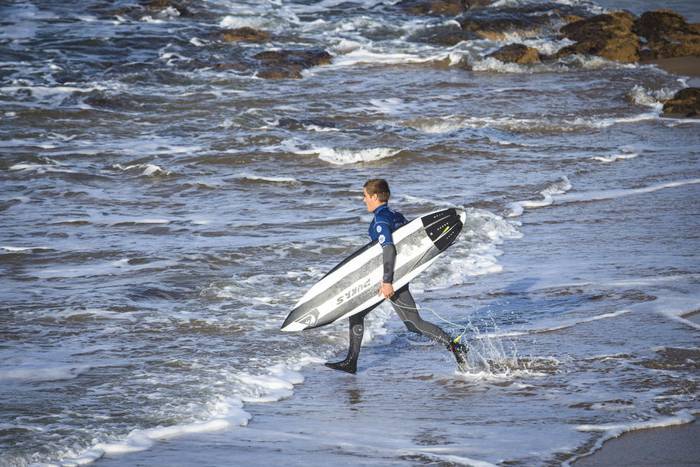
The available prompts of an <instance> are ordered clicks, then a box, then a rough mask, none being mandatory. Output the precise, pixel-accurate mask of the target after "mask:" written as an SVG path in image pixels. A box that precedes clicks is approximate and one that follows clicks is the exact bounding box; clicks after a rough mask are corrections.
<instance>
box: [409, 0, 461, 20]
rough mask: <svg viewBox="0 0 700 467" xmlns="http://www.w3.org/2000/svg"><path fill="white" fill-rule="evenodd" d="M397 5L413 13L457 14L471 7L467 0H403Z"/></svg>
mask: <svg viewBox="0 0 700 467" xmlns="http://www.w3.org/2000/svg"><path fill="white" fill-rule="evenodd" d="M396 6H397V7H399V8H401V9H402V10H404V11H405V12H406V13H410V14H412V15H451V16H456V15H459V14H462V13H464V12H465V11H467V10H468V9H469V3H468V2H467V1H466V0H401V1H400V2H399V3H397V4H396Z"/></svg>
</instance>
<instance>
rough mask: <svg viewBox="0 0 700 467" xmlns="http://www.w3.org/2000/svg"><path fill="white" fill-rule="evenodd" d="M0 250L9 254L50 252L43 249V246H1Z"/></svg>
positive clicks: (46, 248)
mask: <svg viewBox="0 0 700 467" xmlns="http://www.w3.org/2000/svg"><path fill="white" fill-rule="evenodd" d="M0 250H5V251H8V252H10V253H32V252H34V251H50V250H51V248H49V247H45V246H27V247H22V246H8V245H2V246H0Z"/></svg>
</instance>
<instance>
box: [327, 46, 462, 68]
mask: <svg viewBox="0 0 700 467" xmlns="http://www.w3.org/2000/svg"><path fill="white" fill-rule="evenodd" d="M446 59H449V54H448V53H439V54H434V55H429V56H425V57H423V56H420V55H414V54H409V53H401V52H393V53H391V52H381V51H380V52H377V51H373V50H369V49H367V48H365V47H361V48H352V49H351V50H350V52H348V53H346V54H344V55H337V56H335V57H334V58H333V63H332V64H331V65H326V66H325V67H323V68H324V69H329V68H338V67H354V66H357V65H402V64H420V63H429V62H439V61H444V60H446Z"/></svg>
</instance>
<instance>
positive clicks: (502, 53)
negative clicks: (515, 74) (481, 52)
mask: <svg viewBox="0 0 700 467" xmlns="http://www.w3.org/2000/svg"><path fill="white" fill-rule="evenodd" d="M487 57H491V58H495V59H496V60H500V61H502V62H503V63H519V64H521V65H527V64H531V63H539V62H540V54H539V52H538V51H537V49H534V48H532V47H528V46H526V45H523V44H509V45H506V46H505V47H501V48H500V49H498V50H497V51H495V52H494V53H492V54H489V55H487Z"/></svg>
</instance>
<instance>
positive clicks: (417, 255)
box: [282, 208, 467, 332]
mask: <svg viewBox="0 0 700 467" xmlns="http://www.w3.org/2000/svg"><path fill="white" fill-rule="evenodd" d="M466 217H467V216H466V213H465V212H464V210H463V209H459V208H450V209H443V210H440V211H435V212H432V213H430V214H426V215H425V216H421V217H419V218H418V219H414V220H413V221H411V222H409V223H408V224H406V225H403V226H401V227H399V228H398V229H396V231H395V232H393V238H394V245H395V246H396V266H395V269H394V283H393V285H394V289H396V290H398V289H399V288H401V287H403V286H404V285H406V284H408V283H409V282H410V281H411V280H413V279H414V278H415V277H416V276H417V275H418V274H420V273H421V272H423V271H425V270H426V269H427V268H428V267H429V266H430V265H431V264H432V263H433V262H434V261H435V260H436V259H437V257H438V256H439V255H440V254H441V253H442V252H443V251H445V250H446V249H447V247H449V246H450V245H451V244H452V243H454V241H455V240H456V239H457V236H458V235H459V233H460V232H461V230H462V226H463V225H464V221H465V220H466ZM383 272H384V271H383V260H382V247H381V245H379V244H378V243H377V242H372V243H370V244H368V245H366V246H364V247H363V248H361V249H360V250H358V251H356V252H355V253H353V254H352V255H350V256H349V257H348V258H346V259H345V260H344V261H342V262H341V263H340V264H338V265H337V266H336V267H334V268H333V269H332V270H331V271H330V272H329V273H328V274H326V275H325V276H324V277H323V278H322V279H321V280H320V281H318V282H317V283H316V284H315V285H314V286H313V287H311V289H309V291H308V292H306V294H304V296H303V297H301V299H299V301H298V302H297V303H296V305H294V308H293V309H292V311H291V312H290V313H289V315H288V316H287V319H286V320H285V321H284V324H283V325H282V331H285V332H291V331H301V330H304V329H310V328H316V327H319V326H323V325H326V324H330V323H332V322H334V321H336V320H338V319H344V318H349V317H350V316H352V315H354V314H357V313H359V312H361V311H364V310H367V309H368V308H371V307H374V306H376V305H378V304H379V303H380V302H382V300H384V298H383V297H382V296H381V295H379V286H380V284H381V281H382V276H383Z"/></svg>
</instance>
